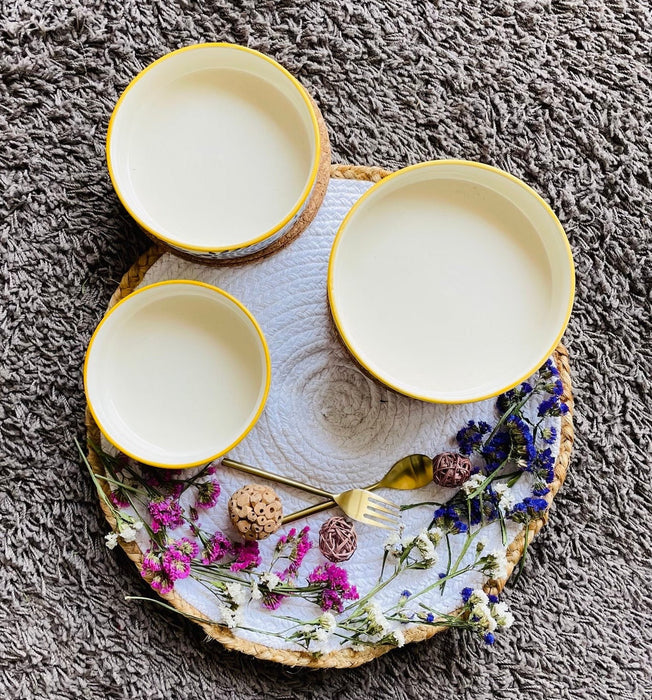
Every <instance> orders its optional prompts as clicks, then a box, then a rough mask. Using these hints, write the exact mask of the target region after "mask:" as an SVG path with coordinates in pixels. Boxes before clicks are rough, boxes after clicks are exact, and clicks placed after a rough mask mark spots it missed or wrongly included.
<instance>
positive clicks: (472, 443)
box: [455, 420, 491, 456]
mask: <svg viewBox="0 0 652 700" xmlns="http://www.w3.org/2000/svg"><path fill="white" fill-rule="evenodd" d="M490 431H491V426H490V425H489V424H488V423H485V422H484V421H479V422H478V423H477V425H476V422H475V421H473V420H470V421H469V422H468V423H467V424H466V425H465V426H464V427H463V428H462V429H461V430H460V431H459V432H458V433H457V435H456V436H455V439H456V440H457V444H458V445H459V448H460V452H461V453H462V454H463V455H467V456H468V455H470V454H471V453H472V452H474V451H477V449H478V448H479V446H480V443H481V442H482V436H483V435H486V434H487V433H489V432H490Z"/></svg>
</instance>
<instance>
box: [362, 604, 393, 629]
mask: <svg viewBox="0 0 652 700" xmlns="http://www.w3.org/2000/svg"><path fill="white" fill-rule="evenodd" d="M364 611H365V613H366V615H367V629H366V632H367V634H368V635H369V636H370V637H384V636H385V635H386V634H387V633H388V632H389V622H388V621H387V618H386V617H385V615H384V614H383V611H382V609H381V607H380V605H378V603H376V602H371V603H367V605H366V606H365V608H364Z"/></svg>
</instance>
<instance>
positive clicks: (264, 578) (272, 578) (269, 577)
mask: <svg viewBox="0 0 652 700" xmlns="http://www.w3.org/2000/svg"><path fill="white" fill-rule="evenodd" d="M260 581H261V583H264V584H265V585H266V586H267V589H268V590H269V591H273V590H274V589H275V588H276V586H278V585H279V584H280V583H282V581H281V579H280V578H279V577H278V576H277V575H276V574H275V573H274V572H273V571H269V572H266V573H264V574H262V575H261V577H260Z"/></svg>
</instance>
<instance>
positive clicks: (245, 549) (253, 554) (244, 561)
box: [231, 540, 261, 571]
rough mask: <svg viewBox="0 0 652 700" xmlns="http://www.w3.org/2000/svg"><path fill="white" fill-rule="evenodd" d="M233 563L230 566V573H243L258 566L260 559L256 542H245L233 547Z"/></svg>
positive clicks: (237, 543)
mask: <svg viewBox="0 0 652 700" xmlns="http://www.w3.org/2000/svg"><path fill="white" fill-rule="evenodd" d="M234 551H235V555H236V557H235V561H234V562H233V563H232V564H231V571H245V570H249V569H255V568H256V567H257V566H260V562H261V558H260V551H259V549H258V542H256V541H255V540H245V541H244V542H242V543H241V542H236V544H235V545H234Z"/></svg>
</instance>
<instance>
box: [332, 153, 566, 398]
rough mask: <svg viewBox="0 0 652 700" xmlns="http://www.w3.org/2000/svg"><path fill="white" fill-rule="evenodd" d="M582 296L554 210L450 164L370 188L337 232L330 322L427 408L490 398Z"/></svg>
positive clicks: (380, 373) (384, 376) (516, 183)
mask: <svg viewBox="0 0 652 700" xmlns="http://www.w3.org/2000/svg"><path fill="white" fill-rule="evenodd" d="M574 289H575V273H574V267H573V259H572V255H571V250H570V246H569V244H568V240H567V238H566V235H565V233H564V230H563V229H562V226H561V224H560V223H559V221H558V219H557V217H556V216H555V215H554V213H553V212H552V210H551V209H550V207H549V206H548V205H547V204H546V203H545V202H544V201H543V199H541V197H540V196H539V195H538V194H536V192H534V190H532V189H531V188H530V187H528V186H527V185H526V184H525V183H523V182H522V181H521V180H519V179H517V178H515V177H513V176H512V175H509V174H508V173H505V172H503V171H502V170H498V169H496V168H492V167H490V166H486V165H482V164H479V163H472V162H468V161H453V160H449V161H446V160H442V161H433V162H429V163H423V164H420V165H415V166H412V167H409V168H405V169H404V170H400V171H398V172H396V173H394V174H393V175H391V176H389V177H387V178H386V179H384V180H381V181H380V182H379V183H377V184H376V185H374V186H373V187H372V188H370V189H369V190H368V191H367V192H366V193H365V194H364V195H363V196H362V197H361V198H360V200H359V201H358V202H357V203H356V204H355V205H354V206H353V208H352V209H351V211H350V212H349V213H348V215H347V216H346V218H345V219H344V221H343V222H342V225H341V227H340V229H339V231H338V233H337V236H336V238H335V242H334V244H333V249H332V253H331V257H330V263H329V269H328V296H329V300H330V306H331V311H332V314H333V318H334V320H335V323H336V325H337V328H338V330H339V332H340V335H341V337H342V339H343V340H344V342H345V344H346V345H347V347H348V348H349V350H350V351H351V353H352V354H353V355H354V357H355V358H356V359H357V360H358V362H359V363H360V364H361V365H362V366H363V367H364V368H365V369H366V370H367V371H368V372H369V373H371V374H372V375H373V376H375V377H376V378H377V379H379V380H380V381H382V382H383V383H385V384H387V385H388V386H390V387H391V388H393V389H395V390H397V391H399V392H401V393H403V394H406V395H408V396H412V397H414V398H417V399H422V400H424V401H431V402H440V403H465V402H470V401H479V400H481V399H486V398H490V397H492V396H495V395H497V394H499V393H501V392H503V391H506V390H507V389H509V388H511V387H513V386H515V385H516V384H517V383H518V382H520V381H522V380H524V379H525V378H527V377H529V376H530V375H531V374H532V373H533V372H534V371H535V370H536V369H538V367H539V366H540V365H541V364H542V363H543V362H544V361H545V360H546V358H547V357H548V356H549V355H550V353H551V352H552V351H553V349H554V348H555V347H556V345H557V343H558V342H559V340H560V338H561V336H562V334H563V332H564V329H565V328H566V325H567V323H568V318H569V316H570V312H571V307H572V303H573V295H574Z"/></svg>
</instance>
